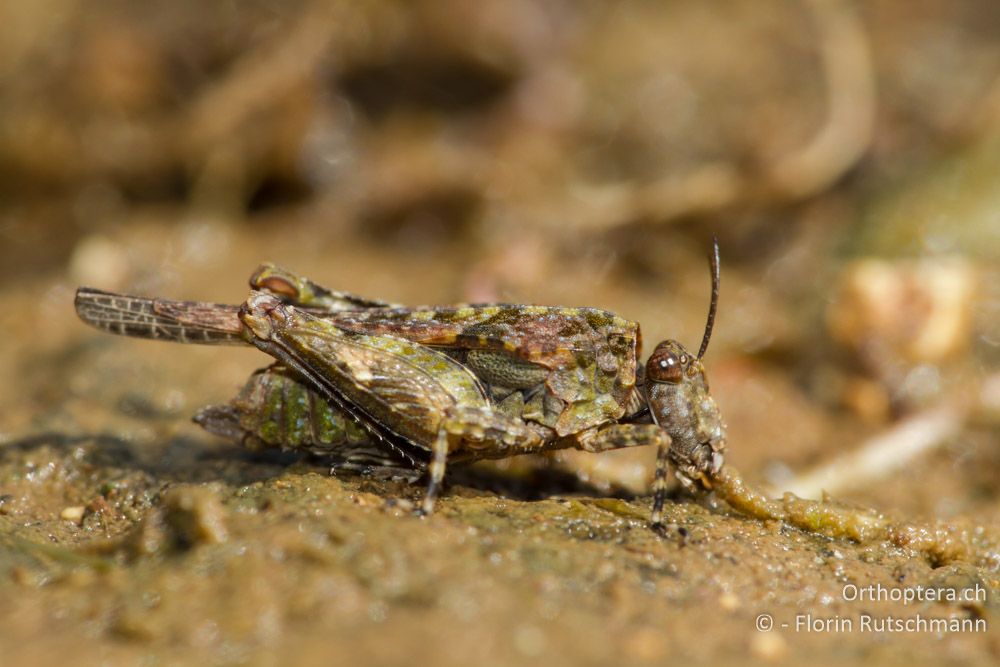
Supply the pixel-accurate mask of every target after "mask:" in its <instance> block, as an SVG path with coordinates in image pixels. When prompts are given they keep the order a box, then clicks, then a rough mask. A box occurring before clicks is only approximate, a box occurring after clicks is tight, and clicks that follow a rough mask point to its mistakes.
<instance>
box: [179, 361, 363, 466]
mask: <svg viewBox="0 0 1000 667" xmlns="http://www.w3.org/2000/svg"><path fill="white" fill-rule="evenodd" d="M195 421H196V422H198V423H199V424H201V425H202V426H203V427H204V428H205V429H206V430H208V431H210V432H212V433H215V434H217V435H221V436H222V437H225V438H228V439H230V440H236V441H238V442H240V443H241V444H243V445H244V446H246V447H248V448H249V449H264V448H278V449H294V450H305V451H309V452H313V453H316V454H328V453H332V452H335V451H336V450H338V449H340V448H344V447H352V446H356V445H359V444H362V443H366V442H367V441H368V435H367V433H366V432H365V431H364V429H362V428H361V427H360V426H358V425H357V424H355V423H354V421H353V420H351V419H349V418H348V417H346V416H345V415H344V414H342V413H340V412H338V411H336V410H334V409H333V408H332V407H331V406H330V404H329V403H327V402H326V401H325V400H323V398H322V397H320V396H319V395H317V394H316V393H315V392H313V391H312V390H311V389H309V388H307V387H306V386H305V385H303V384H302V383H301V382H299V381H298V379H296V378H295V377H294V376H293V375H292V374H291V372H290V371H289V370H288V369H286V368H284V367H283V366H280V365H274V366H271V367H269V368H265V369H261V370H258V371H256V372H255V373H254V374H253V375H251V376H250V379H249V380H247V383H246V384H245V385H244V386H243V389H242V390H241V391H240V393H239V395H238V396H237V397H236V398H235V399H234V400H233V401H232V402H231V403H230V404H228V405H225V406H213V407H209V408H205V409H204V410H202V411H201V412H199V413H198V414H197V415H196V416H195Z"/></svg>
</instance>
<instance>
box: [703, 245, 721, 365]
mask: <svg viewBox="0 0 1000 667" xmlns="http://www.w3.org/2000/svg"><path fill="white" fill-rule="evenodd" d="M708 265H709V267H711V271H712V303H711V304H710V305H709V306H708V321H707V322H706V323H705V337H704V338H702V339H701V349H700V350H698V358H699V359H701V358H702V357H704V356H705V351H706V350H708V341H709V340H710V339H711V338H712V329H714V328H715V310H716V308H717V307H718V305H719V239H718V238H716V237H715V236H712V253H711V254H710V255H709V256H708Z"/></svg>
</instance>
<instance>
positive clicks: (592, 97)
mask: <svg viewBox="0 0 1000 667" xmlns="http://www.w3.org/2000/svg"><path fill="white" fill-rule="evenodd" d="M998 7H1000V5H998V4H997V3H996V2H990V1H989V0H963V1H962V2H955V1H953V0H919V1H918V2H916V1H915V2H890V1H887V0H883V1H876V2H861V1H858V2H847V1H844V2H832V1H829V2H828V1H826V0H795V1H788V2H772V3H769V5H768V11H766V12H763V11H761V9H760V3H759V2H755V1H753V0H731V1H728V2H723V3H685V2H673V3H670V2H663V3H649V2H645V3H643V2H634V3H622V4H620V5H619V4H618V3H616V4H615V5H614V7H611V6H608V5H606V4H603V3H546V2H534V1H532V0H479V1H477V2H475V3H469V2H467V1H465V0H436V1H435V2H429V3H411V2H394V3H393V2H384V1H382V0H377V1H374V2H340V1H338V0H288V1H286V2H283V3H274V2H271V1H270V0H266V1H261V0H243V1H241V2H237V3H142V4H141V5H140V4H137V3H128V2H120V1H111V2H105V3H88V2H82V1H81V0H44V1H42V0H39V1H38V2H30V3H29V2H21V3H0V82H2V85H0V331H2V336H0V666H3V667H6V665H65V664H70V663H71V664H74V665H76V664H79V665H117V664H122V665H136V664H138V665H174V664H177V665H189V664H203V665H227V664H248V665H289V664H321V665H329V664H352V665H383V664H384V665H389V664H392V665H398V664H403V663H405V664H412V665H424V664H435V665H463V666H464V665H470V664H474V665H479V664H483V665H486V664H489V665H494V664H495V665H514V664H518V665H519V664H546V665H553V666H560V665H666V664H669V665H699V664H748V663H749V664H755V663H759V664H795V665H798V664H804V663H808V664H810V665H814V666H816V667H819V666H821V665H860V664H866V665H867V664H880V665H906V666H907V667H912V666H913V665H918V664H933V665H996V664H998V663H1000V548H998V547H997V545H998V543H1000V373H998V369H1000V334H998V332H1000V271H998V270H997V268H996V267H998V266H1000V233H998V230H1000V225H998V224H997V213H996V212H997V210H998V207H1000V200H998V193H1000V160H998V159H997V157H998V156H1000V47H998V41H997V39H996V35H997V34H1000V12H998ZM713 237H718V240H719V243H720V246H721V253H722V287H721V297H720V302H719V311H718V319H717V321H716V326H715V331H714V334H713V336H712V341H711V346H710V347H709V349H708V352H707V355H706V356H705V359H704V361H705V367H706V372H707V375H708V378H709V382H710V385H711V390H712V393H713V395H714V397H715V400H716V401H717V402H718V404H719V408H720V409H721V412H722V414H723V416H724V418H725V420H726V422H727V424H728V449H727V452H726V462H727V464H730V465H732V466H734V468H735V469H738V470H739V471H740V472H741V473H742V475H743V477H744V478H745V479H746V480H747V481H748V482H749V483H751V484H753V485H754V486H756V487H759V488H767V489H768V490H769V491H770V492H771V493H772V495H774V496H776V497H780V496H781V493H782V492H783V491H786V490H788V489H793V488H794V489H796V490H798V492H799V493H800V495H803V496H806V495H808V496H809V497H812V498H820V497H822V491H823V490H824V489H826V490H829V491H830V493H831V495H832V496H833V497H834V498H835V502H833V503H831V504H830V507H836V508H843V507H856V508H860V509H862V510H864V509H865V508H868V509H869V510H870V511H871V512H873V513H882V514H884V518H882V517H879V519H878V520H879V521H883V522H888V524H886V525H892V526H904V527H905V526H940V527H942V534H952V535H960V536H962V537H963V539H965V540H966V541H967V542H972V543H975V545H976V550H975V552H974V553H973V552H962V550H961V549H955V550H950V551H949V550H948V549H942V548H936V547H935V545H934V544H929V545H928V544H927V543H921V541H920V540H921V539H922V535H924V534H923V533H921V532H920V531H919V530H914V531H911V532H907V531H898V533H897V534H896V535H895V537H894V538H893V539H892V540H890V541H884V540H882V539H873V540H870V541H867V542H864V543H860V542H858V541H855V540H851V539H847V538H837V539H833V538H829V537H824V536H823V535H822V534H817V533H813V532H808V531H804V530H802V529H800V528H797V527H795V526H793V525H791V523H790V522H789V521H791V520H792V519H794V517H792V514H791V512H786V514H785V515H784V516H785V518H786V519H787V520H761V519H754V518H750V517H747V516H745V515H742V514H740V513H738V512H736V511H735V510H734V509H733V508H732V507H730V506H728V505H727V504H726V503H725V502H722V501H721V500H720V499H719V498H718V497H717V496H716V495H712V494H703V495H700V496H692V495H689V494H686V493H684V492H682V491H681V490H679V489H675V490H674V491H673V492H672V494H671V497H670V502H668V504H667V506H666V508H665V513H666V520H667V521H668V522H669V528H668V530H666V531H665V532H664V534H662V535H661V534H657V533H654V532H652V531H651V530H650V529H649V528H648V526H647V520H648V517H649V514H650V510H651V502H650V496H649V487H650V482H651V480H652V476H653V458H654V453H653V452H651V451H642V450H639V449H636V450H633V451H625V452H610V453H606V454H601V455H588V454H584V453H579V452H561V453H558V454H557V455H552V456H549V457H521V458H519V459H512V460H508V461H500V462H495V463H491V464H489V465H477V466H475V467H474V468H471V469H463V470H460V469H455V470H449V472H448V475H447V479H446V481H447V484H446V487H445V489H444V493H443V495H442V497H441V498H440V499H439V501H438V505H437V508H438V509H437V511H436V513H435V514H434V516H432V517H426V518H422V517H418V516H415V515H414V512H413V510H414V508H415V507H416V506H418V505H419V501H420V499H421V497H422V494H423V485H422V484H416V485H408V484H405V483H403V482H399V481H385V480H378V479H372V478H365V477H360V476H351V475H337V476H331V475H330V474H329V470H328V467H327V466H325V465H324V464H323V463H322V462H321V461H316V460H312V459H308V458H303V457H298V456H295V455H293V454H287V455H285V454H281V455H272V456H267V457H262V456H259V455H254V454H251V453H250V452H247V451H245V450H242V449H240V448H239V447H237V446H235V445H232V444H229V443H226V442H223V441H222V440H220V439H218V438H216V437H214V436H212V435H210V434H208V433H206V432H204V431H202V430H200V429H199V428H198V427H197V425H195V424H194V423H192V422H191V416H192V415H193V414H195V412H196V411H197V410H198V409H200V408H202V407H203V406H205V405H213V404H219V403H223V402H225V401H227V400H229V399H230V398H232V397H233V396H234V395H235V394H236V393H237V392H238V391H239V389H240V387H241V386H242V385H243V383H244V381H245V380H246V378H247V377H248V375H249V374H250V373H251V372H252V371H254V370H255V369H257V368H260V367H262V366H265V365H267V364H268V363H269V362H270V360H269V359H268V358H266V357H265V356H264V355H263V354H261V353H259V352H257V351H255V350H251V349H239V348H204V347H201V348H199V347H196V346H180V345H171V344H166V343H158V342H153V341H144V340H129V339H125V338H121V337H115V336H110V335H107V334H103V333H100V332H98V331H95V330H92V329H88V328H87V327H86V326H85V325H83V324H82V323H81V322H79V321H78V320H77V318H76V317H75V314H74V312H73V295H74V290H75V289H76V288H77V287H78V286H80V285H87V286H91V287H95V288H99V289H103V290H110V291H119V292H127V293H132V294H138V295H144V296H163V297H167V298H172V299H193V300H204V301H217V302H225V303H238V302H241V301H242V300H244V299H245V298H246V296H247V287H246V285H247V279H248V277H249V275H250V273H251V272H252V271H253V269H254V268H255V267H257V266H258V264H260V263H261V262H263V261H272V262H275V263H277V264H279V265H283V266H285V267H287V268H289V269H293V270H295V271H296V272H299V273H301V274H304V275H307V276H309V277H311V278H314V279H315V280H317V281H318V282H320V283H322V284H324V285H327V286H329V287H332V288H337V289H342V290H347V291H350V292H354V293H358V294H361V295H365V296H370V297H377V298H381V299H384V300H387V301H391V302H398V303H405V304H411V305H417V304H435V303H437V304H454V303H459V302H512V303H536V304H545V305H561V306H592V307H597V308H603V309H607V310H611V311H614V312H616V313H618V314H620V315H622V316H624V317H626V318H628V319H632V320H635V321H637V322H639V323H640V324H641V327H642V334H643V341H644V345H643V349H644V356H643V358H642V359H641V360H640V363H642V362H644V361H645V360H646V358H647V355H648V354H649V353H650V352H651V351H652V349H653V348H654V347H655V346H656V344H657V343H658V342H659V341H661V340H664V339H667V338H672V339H676V340H679V341H680V342H681V343H683V344H684V345H685V346H686V347H687V348H688V349H696V346H697V343H698V341H700V340H701V339H702V333H703V330H704V326H705V314H706V310H707V306H708V299H709V289H710V286H709V274H708V269H707V267H706V261H705V258H706V253H707V250H708V248H709V247H710V246H711V242H712V238H713ZM717 488H718V487H717ZM783 507H795V505H794V502H791V503H786V505H784V506H783ZM810 507H814V506H810ZM782 511H785V510H782ZM802 514H803V516H804V517H805V518H804V519H802V520H798V519H795V521H797V525H799V526H803V525H808V524H809V523H810V522H812V523H811V525H813V526H814V527H815V528H817V530H818V532H819V533H822V532H823V531H824V530H827V529H828V528H829V527H830V526H829V524H830V523H836V522H835V521H834V522H830V521H829V520H828V519H829V516H823V515H822V514H821V513H820V514H813V515H808V512H803V513H802ZM855 516H869V515H867V514H856V515H855ZM824 522H826V524H824ZM845 525H846V524H845ZM949 531H950V533H949ZM841 532H844V531H841ZM941 544H944V542H941ZM937 546H940V544H938V545H937ZM945 546H947V545H945ZM879 587H881V588H879ZM921 587H925V588H929V590H933V591H936V592H939V593H938V597H945V598H947V597H948V596H949V594H952V595H955V596H959V597H964V598H965V599H956V600H951V599H942V600H936V599H928V598H927V597H926V596H924V597H923V598H922V599H919V600H914V599H910V600H906V601H904V600H901V599H894V600H882V599H875V600H872V599H871V593H870V591H872V590H882V591H895V595H896V596H897V598H898V597H899V596H901V595H902V594H904V593H907V592H909V593H908V594H910V595H914V594H915V591H918V590H922V589H921ZM866 596H867V598H866ZM886 596H888V594H886ZM863 618H867V619H869V621H868V622H869V625H868V626H867V627H862V622H863ZM919 618H922V619H924V620H925V621H927V620H931V619H933V620H936V621H940V622H941V623H945V624H946V625H945V627H944V629H942V628H941V626H940V625H939V626H937V627H936V628H929V627H927V626H922V627H914V626H913V625H909V626H907V625H906V624H907V623H910V624H912V623H916V622H917V619H919ZM890 619H895V621H896V622H897V623H902V624H903V626H902V627H900V626H899V625H895V626H887V625H886V623H891V622H892V621H891V620H890ZM871 623H875V624H876V625H874V626H872V625H871ZM949 624H950V625H949Z"/></svg>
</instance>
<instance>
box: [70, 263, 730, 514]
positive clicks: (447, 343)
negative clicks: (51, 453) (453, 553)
mask: <svg viewBox="0 0 1000 667" xmlns="http://www.w3.org/2000/svg"><path fill="white" fill-rule="evenodd" d="M711 267H712V299H711V305H710V308H709V316H708V321H707V323H706V327H705V333H704V336H703V339H702V344H701V347H700V349H699V353H698V355H697V356H695V355H692V354H690V353H688V352H687V351H686V350H685V349H684V347H683V346H682V345H680V343H678V342H676V341H672V340H667V341H664V342H662V343H660V344H659V345H658V346H657V347H656V349H655V350H654V352H653V354H652V355H651V357H650V358H649V360H648V361H647V363H646V365H645V369H644V372H642V371H638V369H637V358H638V354H639V351H640V350H639V348H640V340H641V339H640V333H639V326H638V324H636V323H635V322H632V321H629V320H626V319H624V318H621V317H619V316H617V315H615V314H614V313H610V312H607V311H601V310H597V309H592V308H561V307H549V306H524V305H513V304H479V305H470V306H446V307H429V308H404V307H398V306H392V305H390V304H386V303H383V302H380V301H375V300H371V299H365V298H362V297H357V296H354V295H350V294H346V293H340V292H334V291H332V290H328V289H325V288H323V287H320V286H319V285H316V284H315V283H313V282H311V281H309V280H308V279H305V278H302V277H299V276H296V275H294V274H291V273H289V272H287V271H283V270H281V269H278V268H276V267H273V266H270V265H264V266H263V267H261V268H260V269H258V270H257V271H256V272H255V273H254V274H253V276H252V278H251V287H252V288H253V289H254V291H253V292H252V293H251V296H250V298H249V299H247V301H246V302H245V303H244V304H243V305H242V306H240V307H238V308H237V307H236V306H227V305H222V304H209V303H199V302H181V301H170V300H163V299H148V298H143V297H131V296H126V295H120V294H111V293H106V292H101V291H99V290H93V289H89V288H80V289H79V290H78V292H77V297H76V308H77V312H78V314H79V315H80V317H81V319H83V320H84V321H85V322H87V323H89V324H92V325H94V326H97V327H99V328H101V329H104V330H106V331H110V332H112V333H118V334H122V335H129V336H138V337H144V338H155V339H162V340H171V341H179V342H194V343H208V344H234V343H236V344H245V343H249V344H252V345H254V346H255V347H257V348H259V349H261V350H262V351H264V352H266V353H268V354H269V355H271V356H272V357H274V358H276V359H277V360H278V361H279V364H278V365H276V366H274V367H272V368H271V369H268V370H265V371H260V372H258V373H257V374H255V375H254V376H252V377H251V380H250V382H249V383H248V385H247V387H246V388H244V391H243V392H242V393H241V395H240V397H238V398H237V399H236V400H235V401H234V402H232V403H231V404H230V405H228V406H221V407H216V408H209V409H206V410H204V411H202V412H201V413H199V415H198V417H197V418H196V419H197V420H198V421H199V422H200V423H201V424H202V425H204V426H205V427H206V428H208V429H209V430H211V431H213V432H216V433H222V434H224V435H227V436H230V437H233V438H234V439H239V440H240V441H243V442H246V443H249V442H253V443H255V444H258V445H264V446H281V447H285V448H294V449H308V450H310V451H317V452H323V453H334V454H338V455H340V458H342V460H344V461H346V462H348V463H352V464H355V465H358V464H363V465H366V466H370V467H374V468H375V469H382V468H385V469H389V470H414V471H425V470H426V471H427V473H428V477H429V481H428V486H427V493H426V495H425V498H424V503H423V506H422V509H423V511H424V512H430V511H431V510H432V509H433V505H434V500H435V498H436V496H437V493H438V490H439V488H440V485H441V481H442V479H443V476H444V472H445V467H446V464H447V463H455V462H463V461H474V460H480V459H491V458H493V459H495V458H504V457H507V456H513V455H517V454H524V453H530V452H537V451H545V450H553V449H562V448H576V449H581V450H584V451H591V452H600V451H607V450H610V449H619V448H623V447H632V446H641V445H656V446H657V466H656V474H655V478H654V502H653V515H652V521H653V524H654V525H655V526H659V525H660V522H661V515H662V507H663V502H664V499H665V494H666V471H667V468H668V463H669V462H673V463H674V465H675V466H676V469H677V472H678V478H679V479H680V480H681V481H682V482H683V483H684V484H685V485H686V486H688V487H689V488H694V487H695V486H697V485H698V484H703V485H704V486H706V487H708V486H710V480H711V479H712V478H713V477H714V476H715V475H716V474H717V473H719V471H720V469H721V468H722V463H723V458H722V452H723V450H724V447H725V426H724V424H723V423H722V419H721V417H720V415H719V410H718V408H717V406H716V404H715V401H714V400H713V399H712V397H711V395H710V393H709V390H708V384H707V381H706V379H705V372H704V367H703V365H702V362H701V359H702V357H703V356H704V354H705V351H706V350H707V347H708V343H709V340H710V337H711V333H712V328H713V325H714V320H715V313H716V308H717V303H718V294H719V256H718V245H717V244H716V245H715V246H714V247H713V253H712V255H711ZM637 371H638V372H637ZM359 428H360V429H363V430H364V435H365V436H366V437H364V438H362V437H360V436H361V434H360V432H359ZM351 429H353V432H351Z"/></svg>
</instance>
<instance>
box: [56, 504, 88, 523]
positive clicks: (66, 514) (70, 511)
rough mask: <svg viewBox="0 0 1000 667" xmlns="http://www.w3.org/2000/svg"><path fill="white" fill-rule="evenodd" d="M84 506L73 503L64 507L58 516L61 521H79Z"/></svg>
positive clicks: (81, 517)
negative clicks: (71, 505)
mask: <svg viewBox="0 0 1000 667" xmlns="http://www.w3.org/2000/svg"><path fill="white" fill-rule="evenodd" d="M84 510H85V508H84V506H83V505H74V506H73V507H66V508H64V509H63V511H62V512H60V513H59V518H60V519H62V520H63V521H72V522H74V523H79V522H80V520H81V519H83V512H84Z"/></svg>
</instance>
